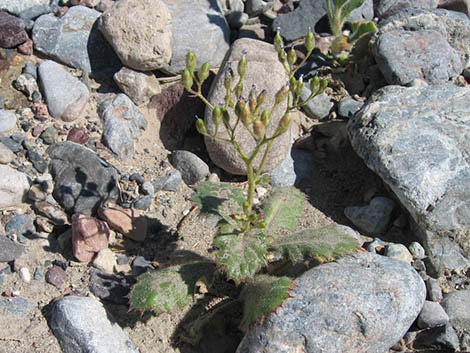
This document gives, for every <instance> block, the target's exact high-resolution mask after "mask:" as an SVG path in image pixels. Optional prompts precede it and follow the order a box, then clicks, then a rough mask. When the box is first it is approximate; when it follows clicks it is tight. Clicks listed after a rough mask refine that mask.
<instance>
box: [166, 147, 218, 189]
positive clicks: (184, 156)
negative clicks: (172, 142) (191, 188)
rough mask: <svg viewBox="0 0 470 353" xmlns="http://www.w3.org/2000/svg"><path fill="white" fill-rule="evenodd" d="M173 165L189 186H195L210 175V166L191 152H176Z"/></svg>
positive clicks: (173, 154)
mask: <svg viewBox="0 0 470 353" xmlns="http://www.w3.org/2000/svg"><path fill="white" fill-rule="evenodd" d="M171 163H172V164H173V166H174V167H175V168H176V169H177V170H178V171H179V172H180V173H181V176H182V177H183V180H184V182H185V183H186V184H188V185H194V184H196V183H197V182H199V181H201V180H203V179H204V178H205V177H206V176H208V175H209V173H210V170H209V166H208V165H207V164H206V163H205V162H204V161H203V160H202V159H201V158H199V157H198V156H196V155H195V154H194V153H192V152H189V151H174V152H173V153H172V154H171Z"/></svg>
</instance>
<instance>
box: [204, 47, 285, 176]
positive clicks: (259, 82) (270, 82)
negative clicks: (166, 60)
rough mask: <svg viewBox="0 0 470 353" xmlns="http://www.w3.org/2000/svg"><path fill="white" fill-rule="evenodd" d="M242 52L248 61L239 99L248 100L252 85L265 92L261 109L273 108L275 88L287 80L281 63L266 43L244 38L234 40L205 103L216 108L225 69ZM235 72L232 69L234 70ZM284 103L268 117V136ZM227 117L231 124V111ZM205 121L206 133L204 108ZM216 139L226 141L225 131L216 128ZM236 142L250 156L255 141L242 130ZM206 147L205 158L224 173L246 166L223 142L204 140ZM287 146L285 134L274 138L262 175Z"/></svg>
mask: <svg viewBox="0 0 470 353" xmlns="http://www.w3.org/2000/svg"><path fill="white" fill-rule="evenodd" d="M245 51H246V53H247V54H246V58H247V61H248V66H247V73H246V77H245V80H244V87H245V89H244V91H243V94H242V95H243V96H244V97H248V95H249V91H250V90H251V87H252V85H253V84H255V85H256V87H258V89H259V91H261V90H262V89H266V91H267V97H266V102H265V104H264V105H263V106H262V108H266V107H272V106H274V96H275V94H276V92H278V91H279V89H280V88H281V87H282V86H284V85H285V84H286V82H287V80H288V78H287V75H286V72H285V70H284V68H283V67H282V64H281V63H280V62H279V61H278V58H277V53H276V51H275V50H274V47H273V46H272V45H270V44H267V43H264V42H261V41H258V40H254V39H248V38H242V39H238V40H237V41H235V42H234V43H233V44H232V47H231V49H230V52H229V53H228V54H227V56H226V59H225V61H224V63H223V65H222V68H221V69H220V70H219V74H218V75H217V77H216V78H215V80H214V82H213V84H212V88H211V94H210V96H209V101H210V102H211V103H212V104H214V105H218V104H219V103H220V102H223V101H224V97H225V87H224V78H225V72H226V70H227V69H228V68H229V67H230V66H232V67H234V68H236V67H237V65H238V62H239V60H240V59H241V57H242V55H243V52H245ZM235 71H236V70H235ZM233 79H234V82H237V81H238V74H236V73H234V78H233ZM285 106H286V103H281V104H279V105H277V107H276V108H275V109H274V111H273V112H272V115H271V123H270V125H269V127H268V129H267V135H268V136H270V135H272V134H273V133H274V131H275V129H276V128H277V126H278V124H279V121H280V120H281V118H282V116H283V114H284V111H285ZM229 112H230V114H231V121H232V124H233V123H234V121H235V119H236V117H235V115H234V114H233V112H232V111H229ZM205 121H206V125H207V127H208V131H209V133H212V131H214V123H213V121H212V118H211V114H210V111H209V110H208V109H206V114H205ZM218 136H219V137H222V138H227V137H228V134H227V132H226V131H225V129H219V132H218ZM235 136H236V140H237V141H238V143H239V144H240V146H242V149H243V150H244V151H245V153H248V154H249V153H251V152H252V151H253V149H254V148H255V145H256V143H255V140H254V139H253V138H252V137H251V135H250V134H249V133H248V131H247V130H246V129H244V128H242V127H240V128H239V129H237V130H236V132H235ZM205 141H206V147H207V151H208V153H209V156H210V158H211V160H212V162H214V163H215V164H216V165H217V166H219V167H220V168H222V169H224V170H225V171H227V172H229V173H231V174H236V175H245V174H246V166H245V163H244V162H243V161H242V159H241V158H240V157H239V156H238V154H237V152H236V150H235V149H234V148H233V147H232V145H230V144H229V143H226V142H224V141H219V140H214V139H211V138H206V139H205ZM290 147H291V136H290V133H289V132H287V133H285V134H283V135H281V136H280V137H278V138H277V139H276V143H275V148H273V149H271V151H270V153H269V154H268V157H267V159H266V163H265V165H264V170H263V171H264V172H270V171H272V170H273V169H274V168H275V167H276V166H278V165H279V164H280V163H281V162H282V161H283V160H284V159H285V158H286V156H287V153H288V152H289V150H290ZM263 151H264V149H261V151H260V153H259V155H258V156H257V158H255V160H254V166H255V169H256V166H257V165H258V164H259V163H260V161H261V158H262V155H263Z"/></svg>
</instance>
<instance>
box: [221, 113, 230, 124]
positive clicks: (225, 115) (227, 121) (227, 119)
mask: <svg viewBox="0 0 470 353" xmlns="http://www.w3.org/2000/svg"><path fill="white" fill-rule="evenodd" d="M222 119H223V121H224V124H226V125H230V114H229V112H228V111H227V109H223V110H222Z"/></svg>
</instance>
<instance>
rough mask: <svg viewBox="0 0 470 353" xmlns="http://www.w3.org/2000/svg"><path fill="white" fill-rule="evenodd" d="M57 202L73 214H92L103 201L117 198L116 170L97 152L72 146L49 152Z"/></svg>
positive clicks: (65, 143)
mask: <svg viewBox="0 0 470 353" xmlns="http://www.w3.org/2000/svg"><path fill="white" fill-rule="evenodd" d="M48 153H49V156H50V158H51V162H50V172H51V174H52V176H53V178H54V183H55V185H54V192H53V195H54V198H55V199H56V200H57V201H58V202H59V203H60V204H61V205H62V207H64V209H65V210H66V211H68V212H71V213H82V214H92V213H94V212H95V211H96V209H97V208H98V206H99V204H100V203H101V201H103V200H115V199H116V198H117V194H118V190H117V186H116V184H117V182H118V180H119V178H118V175H117V173H116V170H115V169H114V168H113V167H111V166H110V165H109V164H107V163H106V162H105V161H104V160H102V159H100V158H99V157H98V156H97V155H96V154H95V153H94V152H93V151H91V150H90V149H88V148H86V147H83V146H81V145H78V144H75V143H72V142H61V143H58V144H55V145H52V146H51V147H49V149H48Z"/></svg>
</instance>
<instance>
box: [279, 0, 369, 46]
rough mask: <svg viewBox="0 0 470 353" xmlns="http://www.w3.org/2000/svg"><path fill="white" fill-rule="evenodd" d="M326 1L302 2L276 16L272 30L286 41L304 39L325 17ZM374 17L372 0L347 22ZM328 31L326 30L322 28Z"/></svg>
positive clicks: (355, 12)
mask: <svg viewBox="0 0 470 353" xmlns="http://www.w3.org/2000/svg"><path fill="white" fill-rule="evenodd" d="M326 13H327V7H326V0H302V1H301V2H300V5H299V7H298V8H297V9H295V10H294V11H292V12H289V13H287V14H285V15H280V16H278V17H277V18H276V19H275V20H274V22H273V30H277V29H279V30H280V32H281V35H282V36H283V37H284V38H285V39H287V40H296V39H299V38H302V37H304V36H305V35H306V34H307V32H308V31H309V29H310V30H312V31H313V30H316V29H317V28H316V27H317V25H318V24H319V22H320V20H322V19H324V18H325V17H326ZM373 17H374V8H373V0H366V1H365V2H364V4H362V6H361V7H359V8H358V9H356V10H354V11H353V12H352V13H351V16H350V17H349V18H348V20H349V21H351V22H354V21H360V20H371V19H372V18H373ZM322 29H323V30H328V27H327V28H325V29H324V28H322Z"/></svg>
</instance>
